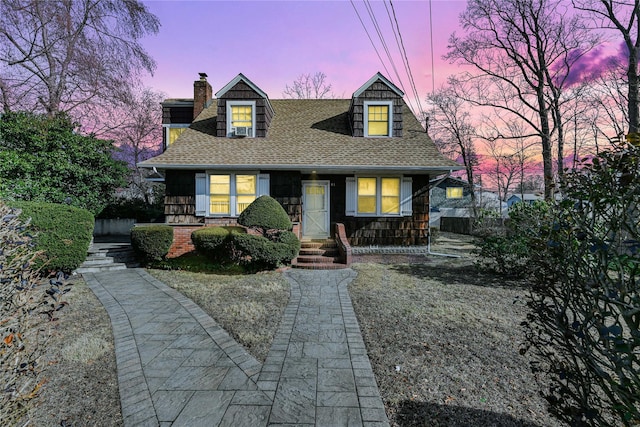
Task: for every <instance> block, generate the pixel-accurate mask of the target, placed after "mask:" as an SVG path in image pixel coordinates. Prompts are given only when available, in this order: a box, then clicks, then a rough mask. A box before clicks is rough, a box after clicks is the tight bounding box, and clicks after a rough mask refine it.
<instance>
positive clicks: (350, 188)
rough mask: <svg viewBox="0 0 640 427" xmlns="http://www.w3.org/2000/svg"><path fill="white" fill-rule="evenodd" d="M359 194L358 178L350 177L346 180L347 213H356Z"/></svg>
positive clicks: (351, 214)
mask: <svg viewBox="0 0 640 427" xmlns="http://www.w3.org/2000/svg"><path fill="white" fill-rule="evenodd" d="M357 199H358V195H357V194H356V178H355V177H348V178H347V182H346V201H345V202H346V204H345V206H346V207H347V208H346V212H345V215H348V216H355V215H356V204H357Z"/></svg>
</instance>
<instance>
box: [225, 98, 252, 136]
mask: <svg viewBox="0 0 640 427" xmlns="http://www.w3.org/2000/svg"><path fill="white" fill-rule="evenodd" d="M255 107H256V105H255V102H243V101H227V135H228V136H231V137H243V136H245V137H253V136H254V135H255V133H254V129H255V122H256V111H255V110H256V108H255Z"/></svg>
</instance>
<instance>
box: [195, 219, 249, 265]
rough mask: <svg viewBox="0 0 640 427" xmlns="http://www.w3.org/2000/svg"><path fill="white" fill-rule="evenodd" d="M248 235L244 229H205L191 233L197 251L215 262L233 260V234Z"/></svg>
mask: <svg viewBox="0 0 640 427" xmlns="http://www.w3.org/2000/svg"><path fill="white" fill-rule="evenodd" d="M232 232H234V233H246V231H245V229H244V228H242V227H205V228H201V229H199V230H196V231H194V232H193V233H191V241H192V242H193V246H195V248H196V251H197V252H199V253H201V254H202V255H205V256H206V257H207V258H209V259H211V260H212V261H215V262H225V261H230V260H231V255H230V248H229V241H230V239H231V233H232Z"/></svg>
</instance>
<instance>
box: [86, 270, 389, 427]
mask: <svg viewBox="0 0 640 427" xmlns="http://www.w3.org/2000/svg"><path fill="white" fill-rule="evenodd" d="M355 274H356V273H355V272H354V271H353V270H350V269H347V270H337V271H318V270H315V271H288V272H286V273H285V275H286V277H287V278H288V280H289V281H290V283H291V299H290V301H289V304H288V306H287V308H286V309H285V313H284V317H283V319H282V322H281V324H280V328H279V330H278V332H277V334H276V336H275V338H274V341H273V345H272V347H271V350H270V352H269V354H268V356H267V359H266V361H265V363H264V365H262V364H260V363H259V362H258V361H257V360H256V359H255V358H253V357H252V356H251V355H250V354H248V353H247V352H246V350H244V348H243V347H241V346H240V345H239V344H238V343H236V342H235V341H234V340H233V339H232V338H231V337H229V335H228V334H227V333H226V332H225V331H224V330H223V329H222V328H221V327H220V326H219V325H218V324H217V323H216V322H215V321H214V320H213V319H211V317H209V316H208V315H207V314H206V313H205V312H204V311H202V310H201V309H200V308H199V307H198V306H197V305H195V303H193V302H192V301H191V300H189V299H188V298H186V297H184V296H183V295H182V294H180V293H178V292H177V291H175V290H173V289H172V288H169V287H168V286H166V285H164V284H163V283H161V282H160V281H158V280H156V279H155V278H153V277H152V276H150V275H149V274H147V273H146V272H145V271H144V270H142V269H128V270H121V271H116V272H106V273H95V274H85V275H84V278H85V280H86V281H87V283H88V284H89V286H90V288H91V289H92V290H93V292H94V293H95V294H96V296H97V297H98V299H99V300H100V301H101V303H102V304H103V305H104V306H105V308H106V310H107V312H108V313H109V316H110V317H111V323H112V327H113V333H114V339H115V350H116V362H117V368H118V383H119V388H120V399H121V406H122V416H123V418H124V423H125V426H126V427H129V426H147V425H148V426H158V425H160V426H189V427H192V426H207V427H211V426H234V427H238V426H250V427H260V426H294V425H295V426H312V425H315V426H343V425H344V426H371V427H373V426H388V425H389V424H388V421H387V418H386V415H385V412H384V407H383V404H382V400H381V398H380V394H379V392H378V388H377V385H376V382H375V378H374V376H373V372H372V370H371V365H370V363H369V359H368V357H367V354H366V350H365V346H364V342H363V340H362V336H361V334H360V329H359V327H358V323H357V320H356V317H355V314H354V312H353V307H352V305H351V299H350V298H349V294H348V292H347V284H348V283H349V282H350V281H351V280H353V278H354V277H355Z"/></svg>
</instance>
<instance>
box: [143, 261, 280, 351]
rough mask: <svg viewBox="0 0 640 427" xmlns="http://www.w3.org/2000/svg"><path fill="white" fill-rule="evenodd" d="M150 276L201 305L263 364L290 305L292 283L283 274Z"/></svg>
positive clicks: (175, 273)
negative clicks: (285, 311) (290, 286)
mask: <svg viewBox="0 0 640 427" xmlns="http://www.w3.org/2000/svg"><path fill="white" fill-rule="evenodd" d="M149 273H150V274H151V275H153V276H154V277H156V278H157V279H158V280H160V281H162V282H163V283H166V284H167V285H169V286H171V287H172V288H174V289H176V290H177V291H178V292H180V293H182V294H183V295H185V296H187V297H188V298H190V299H191V300H192V301H193V302H195V303H196V304H198V305H199V306H200V308H202V309H203V310H204V311H205V312H206V313H207V314H209V315H210V316H211V317H213V318H214V319H215V320H216V321H217V322H218V323H219V324H220V326H222V327H223V328H224V329H225V330H226V331H227V332H229V334H230V335H231V336H232V337H233V338H234V339H235V340H236V341H237V342H238V343H240V344H241V345H243V346H244V347H245V348H246V349H247V351H248V352H249V353H251V355H252V356H254V357H255V358H256V359H258V360H259V361H260V362H264V360H265V359H266V357H267V353H269V348H270V347H271V341H273V337H274V335H275V334H276V331H277V330H278V326H279V325H280V319H281V318H282V314H283V313H284V309H285V308H286V307H287V304H288V302H289V282H287V280H286V279H285V278H284V277H283V276H282V274H280V273H276V272H267V273H259V274H251V275H219V274H207V273H194V272H186V271H179V270H170V271H169V270H149Z"/></svg>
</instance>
